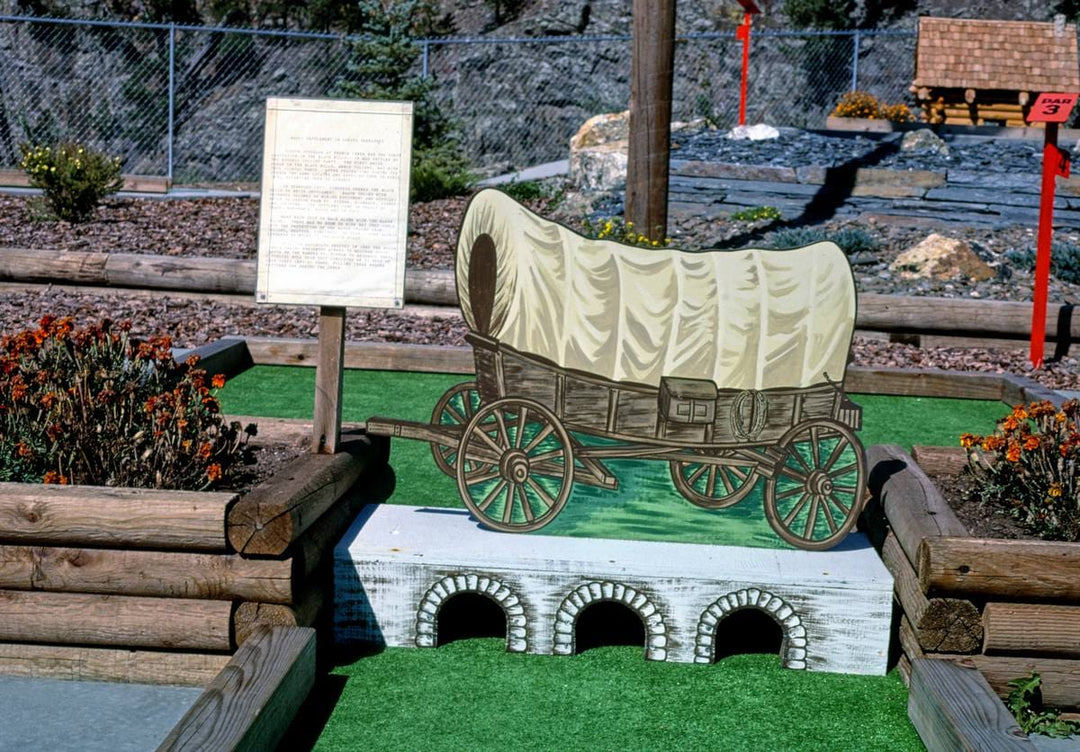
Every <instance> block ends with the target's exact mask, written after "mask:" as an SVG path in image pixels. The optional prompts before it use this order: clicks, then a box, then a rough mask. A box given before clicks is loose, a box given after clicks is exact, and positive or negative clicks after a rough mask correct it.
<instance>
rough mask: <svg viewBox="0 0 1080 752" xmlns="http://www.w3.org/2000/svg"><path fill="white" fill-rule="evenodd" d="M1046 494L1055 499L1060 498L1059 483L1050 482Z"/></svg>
mask: <svg viewBox="0 0 1080 752" xmlns="http://www.w3.org/2000/svg"><path fill="white" fill-rule="evenodd" d="M1046 495H1047V496H1050V497H1052V498H1055V499H1057V498H1060V496H1061V484H1060V483H1051V484H1050V488H1049V489H1048V490H1047V492H1046Z"/></svg>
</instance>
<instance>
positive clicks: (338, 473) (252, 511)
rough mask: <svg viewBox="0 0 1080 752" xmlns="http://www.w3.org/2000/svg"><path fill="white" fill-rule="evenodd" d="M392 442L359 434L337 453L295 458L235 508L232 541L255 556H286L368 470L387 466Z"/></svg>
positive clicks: (230, 516) (231, 515)
mask: <svg viewBox="0 0 1080 752" xmlns="http://www.w3.org/2000/svg"><path fill="white" fill-rule="evenodd" d="M386 441H387V440H386V439H383V438H379V437H370V436H364V435H360V436H355V435H354V436H352V437H349V438H348V439H347V440H346V441H343V442H342V444H341V447H340V450H341V451H339V452H338V453H337V454H332V455H328V454H311V455H304V456H302V457H298V458H297V459H295V460H293V461H292V462H290V463H289V464H288V465H286V466H285V467H284V468H282V469H281V470H279V471H278V472H277V473H276V474H275V475H274V477H273V479H272V480H271V481H270V482H267V483H263V484H262V485H260V486H257V487H256V488H254V489H253V490H252V491H251V492H250V493H248V494H247V495H245V496H244V497H243V498H241V499H240V500H239V501H238V502H237V503H236V504H234V505H233V506H232V507H231V508H230V510H229V513H228V521H227V527H228V535H229V541H230V542H231V543H232V545H233V547H234V548H235V549H236V550H237V551H238V552H240V553H241V554H245V555H249V556H250V555H263V556H279V555H281V554H284V553H285V551H286V550H287V549H288V548H289V546H290V545H292V543H293V542H294V541H296V540H297V539H298V538H299V537H300V536H301V535H302V534H303V533H304V531H305V530H307V529H308V528H309V527H311V526H312V525H313V524H314V523H315V521H316V520H317V519H318V518H319V516H320V515H322V514H323V513H324V512H326V510H328V509H329V508H330V507H331V506H332V505H333V504H334V503H336V502H337V501H338V499H340V498H341V497H342V495H344V494H345V492H346V491H347V490H348V489H349V488H350V487H351V486H352V484H353V483H355V482H356V480H357V478H359V477H360V475H361V474H362V473H363V472H364V471H365V470H366V469H367V468H369V467H374V466H375V465H376V464H380V463H381V464H385V461H386V457H387V450H386Z"/></svg>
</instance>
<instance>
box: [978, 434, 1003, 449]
mask: <svg viewBox="0 0 1080 752" xmlns="http://www.w3.org/2000/svg"><path fill="white" fill-rule="evenodd" d="M1004 445H1005V440H1004V439H1003V438H1001V437H1000V436H987V437H986V438H985V439H983V443H982V448H983V451H984V452H993V451H996V450H998V449H1001V447H1003V446H1004Z"/></svg>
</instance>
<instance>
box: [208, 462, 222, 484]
mask: <svg viewBox="0 0 1080 752" xmlns="http://www.w3.org/2000/svg"><path fill="white" fill-rule="evenodd" d="M206 477H207V478H208V479H209V480H211V481H215V480H217V479H218V478H220V477H221V465H219V464H218V463H216V462H215V463H214V464H213V465H211V466H210V467H208V468H206Z"/></svg>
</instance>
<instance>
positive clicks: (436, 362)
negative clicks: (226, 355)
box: [247, 337, 475, 373]
mask: <svg viewBox="0 0 1080 752" xmlns="http://www.w3.org/2000/svg"><path fill="white" fill-rule="evenodd" d="M247 343H248V349H249V351H250V352H251V357H252V359H253V360H254V361H255V363H257V364H258V365H282V366H314V365H315V363H316V361H317V359H318V345H317V344H316V342H315V340H303V339H280V338H272V337H249V338H248V340H247ZM345 367H346V368H366V369H369V370H373V371H419V372H425V373H473V372H474V370H475V364H474V361H473V354H472V348H469V347H453V346H445V345H410V344H402V343H386V342H348V343H346V345H345Z"/></svg>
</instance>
